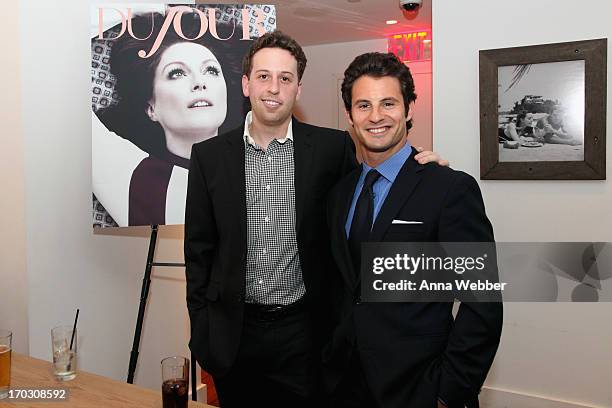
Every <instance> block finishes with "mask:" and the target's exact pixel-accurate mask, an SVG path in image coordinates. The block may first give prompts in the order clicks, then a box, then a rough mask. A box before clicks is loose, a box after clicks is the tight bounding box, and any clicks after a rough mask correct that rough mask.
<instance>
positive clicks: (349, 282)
mask: <svg viewBox="0 0 612 408" xmlns="http://www.w3.org/2000/svg"><path fill="white" fill-rule="evenodd" d="M414 154H416V151H414V149H413V152H412V154H411V156H410V158H408V159H407V160H406V163H405V164H404V166H403V167H402V169H401V170H400V172H399V174H398V176H397V178H396V179H395V182H394V184H393V186H392V187H391V190H390V191H389V194H388V196H387V198H386V200H385V202H384V203H383V206H382V207H381V210H380V213H379V214H378V217H377V218H376V220H375V223H374V225H373V228H372V236H371V241H376V242H382V241H389V242H462V241H465V242H491V241H493V239H494V238H493V229H492V227H491V223H490V222H489V220H488V219H487V216H486V214H485V208H484V203H483V200H482V196H481V193H480V189H479V188H478V184H477V183H476V181H475V180H474V179H473V178H472V177H471V176H469V175H467V174H465V173H462V172H459V171H454V170H452V169H450V168H448V167H440V166H438V165H436V164H427V165H420V164H418V163H417V162H416V161H414V160H413V157H414ZM360 172H361V169H360V168H359V169H357V170H355V171H353V172H352V173H350V174H349V175H347V177H346V178H344V179H343V180H342V181H341V182H340V183H339V184H338V185H337V186H336V187H335V188H334V189H333V191H332V192H331V194H330V200H329V203H328V217H329V224H330V228H331V242H332V251H333V254H334V258H335V260H336V263H337V265H338V267H339V270H340V273H341V277H342V281H343V285H342V289H341V290H340V291H338V292H337V293H336V295H335V299H336V304H335V307H334V310H335V316H336V321H337V322H338V327H337V329H336V330H335V332H334V335H333V339H332V342H331V344H329V345H328V347H326V349H325V351H324V368H325V369H326V382H327V385H328V387H329V388H331V389H333V388H334V387H335V386H336V385H337V384H338V382H339V381H340V380H341V378H342V377H343V376H344V375H345V374H346V372H345V371H346V367H347V365H348V362H349V361H350V358H351V357H352V353H354V352H355V350H359V356H360V361H361V364H362V366H363V369H364V372H365V375H366V378H367V379H368V382H369V385H370V387H371V391H372V393H373V394H374V396H375V398H376V399H377V401H378V403H379V405H380V406H381V407H384V408H392V407H402V408H409V407H415V408H424V407H435V406H436V405H435V404H436V401H437V399H438V397H440V398H441V399H442V400H444V401H445V402H446V403H447V404H448V406H449V407H464V406H465V405H467V406H471V403H470V401H474V400H475V401H477V394H478V392H479V390H480V387H481V386H482V384H483V382H484V380H485V377H486V375H487V372H488V370H489V368H490V366H491V363H492V362H493V357H494V356H495V353H496V351H497V346H498V343H499V339H500V335H501V326H502V306H501V303H462V304H461V306H460V307H459V311H458V314H457V316H456V319H455V320H453V316H452V306H453V304H452V303H368V304H366V303H360V302H359V299H358V293H357V292H358V283H359V279H358V275H357V274H356V272H355V271H354V267H353V264H352V262H351V255H350V252H349V247H348V243H347V239H346V233H345V227H344V226H345V222H346V219H347V214H348V211H349V207H350V204H351V199H352V197H353V192H354V190H355V186H356V184H357V180H358V178H359V174H360ZM393 219H402V220H411V221H422V222H423V224H392V221H393Z"/></svg>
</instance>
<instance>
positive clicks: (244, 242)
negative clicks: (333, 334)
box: [185, 31, 437, 408]
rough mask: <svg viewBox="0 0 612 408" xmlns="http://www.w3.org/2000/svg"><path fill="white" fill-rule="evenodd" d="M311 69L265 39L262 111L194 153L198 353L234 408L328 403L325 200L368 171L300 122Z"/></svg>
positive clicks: (247, 90)
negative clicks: (323, 377) (324, 378)
mask: <svg viewBox="0 0 612 408" xmlns="http://www.w3.org/2000/svg"><path fill="white" fill-rule="evenodd" d="M305 67H306V57H305V55H304V53H303V51H302V49H301V47H300V46H299V44H297V42H295V40H293V39H292V38H290V37H288V36H286V35H284V34H282V33H281V32H278V31H276V32H273V33H268V34H266V35H264V36H262V37H260V38H259V39H258V40H256V41H254V43H253V45H252V47H251V49H250V51H249V53H248V54H247V56H246V57H245V59H244V63H243V73H244V75H243V79H242V87H243V92H244V95H245V96H247V97H248V98H249V100H250V102H251V107H252V111H251V112H249V114H247V116H246V118H245V123H244V126H243V127H241V128H239V129H236V130H234V131H232V132H229V133H227V134H225V135H221V136H219V137H216V138H212V139H209V140H207V141H204V142H202V143H198V144H195V145H194V146H193V150H192V153H191V166H190V171H189V184H188V191H187V203H186V212H185V262H186V266H187V269H186V275H187V307H188V310H189V316H190V320H191V340H190V343H189V346H190V348H191V350H192V351H193V353H194V355H195V357H196V359H197V360H198V362H199V363H200V365H201V366H202V367H203V368H204V369H205V370H207V371H208V372H209V373H211V374H212V375H213V378H214V380H215V384H216V387H217V392H218V395H219V399H220V402H221V405H222V407H223V408H231V407H243V406H269V407H281V406H282V407H305V406H315V405H313V404H320V401H318V402H317V399H316V398H321V397H322V396H321V395H320V393H319V375H318V371H319V361H320V350H321V346H322V345H323V344H324V343H325V342H326V340H327V339H328V336H329V334H330V329H331V327H330V325H331V322H330V320H329V318H328V317H329V310H330V307H329V296H328V292H327V290H328V288H329V287H330V285H332V284H333V282H331V280H332V279H335V278H332V277H335V276H337V275H336V274H332V273H330V271H331V270H332V268H334V264H333V260H332V258H331V254H330V244H329V238H328V232H327V228H326V217H325V200H326V197H327V193H328V191H329V190H330V189H331V187H332V186H333V185H334V184H335V183H336V182H337V181H338V180H339V179H340V178H342V177H343V176H344V175H345V174H347V173H348V172H350V171H351V170H352V169H354V168H355V167H356V165H357V163H356V160H355V154H354V146H353V143H352V141H351V139H350V137H349V136H348V134H347V133H346V132H342V131H338V130H333V129H326V128H321V127H316V126H312V125H308V124H305V123H301V122H299V121H297V120H296V119H295V118H293V117H292V116H291V113H292V109H293V106H294V104H295V101H296V100H297V99H299V96H300V93H301V78H302V74H303V73H304V69H305ZM204 88H205V87H204ZM418 159H420V160H422V161H433V160H437V156H435V155H427V153H423V155H422V156H420V157H419V158H418Z"/></svg>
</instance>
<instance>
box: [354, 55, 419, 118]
mask: <svg viewBox="0 0 612 408" xmlns="http://www.w3.org/2000/svg"><path fill="white" fill-rule="evenodd" d="M364 75H366V76H370V77H373V78H382V77H386V76H390V77H393V78H397V80H398V81H399V83H400V88H401V91H402V97H403V99H404V109H405V110H406V115H407V114H408V111H409V109H410V103H412V102H414V101H415V100H416V98H417V96H416V93H414V80H413V79H412V74H411V73H410V69H408V67H407V66H406V65H405V64H404V63H402V62H401V61H400V60H399V58H397V57H396V56H395V55H393V54H391V53H382V52H368V53H366V54H361V55H359V56H358V57H357V58H355V59H354V60H353V62H351V64H350V65H349V66H348V68H347V69H346V71H344V80H343V81H342V100H343V101H344V108H345V109H346V111H347V112H349V114H350V112H351V105H352V96H353V95H352V92H353V85H354V84H355V81H356V80H357V79H359V78H360V77H362V76H364ZM406 127H407V129H410V128H411V127H412V120H409V121H408V122H406Z"/></svg>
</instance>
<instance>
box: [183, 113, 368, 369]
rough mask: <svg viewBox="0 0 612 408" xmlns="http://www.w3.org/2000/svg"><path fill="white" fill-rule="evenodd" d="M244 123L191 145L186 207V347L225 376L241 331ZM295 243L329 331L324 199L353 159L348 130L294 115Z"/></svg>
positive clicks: (310, 294)
mask: <svg viewBox="0 0 612 408" xmlns="http://www.w3.org/2000/svg"><path fill="white" fill-rule="evenodd" d="M243 134H244V127H241V128H239V129H236V130H234V131H231V132H229V133H227V134H224V135H220V136H218V137H215V138H212V139H209V140H206V141H204V142H201V143H198V144H195V145H194V146H193V149H192V152H191V165H190V170H189V181H188V189H187V202H186V209H185V264H186V276H187V308H188V310H189V317H190V320H191V340H190V342H189V347H190V348H191V350H192V352H193V353H194V355H195V357H196V359H197V360H198V362H199V363H200V365H201V366H202V367H204V368H205V369H206V370H207V371H208V372H210V373H211V374H213V375H223V374H224V373H226V372H227V371H228V370H229V369H230V368H231V367H232V364H233V363H234V360H235V358H236V354H237V351H238V346H239V344H240V338H241V333H242V323H243V312H244V290H245V289H244V287H245V276H246V252H247V210H246V187H245V157H244V151H245V145H244V143H245V142H244V138H243ZM293 144H294V164H295V195H296V200H295V206H296V231H297V243H298V251H299V256H300V264H301V267H302V275H303V278H304V284H305V286H306V300H307V301H308V303H309V305H311V308H312V312H313V314H314V317H315V318H316V319H317V325H316V327H317V329H318V330H317V331H318V333H317V334H318V336H317V339H318V340H319V341H320V342H321V343H322V342H323V341H324V340H323V339H325V338H326V337H327V338H328V336H329V332H330V331H331V325H330V324H331V323H328V322H330V319H329V306H328V304H327V303H326V302H328V299H329V296H328V295H327V293H326V291H327V288H328V286H327V285H325V279H326V274H328V273H329V271H330V268H333V267H334V266H333V261H332V259H331V254H330V243H329V237H328V234H327V231H328V228H327V223H326V217H325V199H326V197H327V195H328V193H329V190H330V189H331V188H332V186H333V185H334V184H335V183H336V182H337V181H338V180H340V179H341V178H342V177H343V176H344V175H346V174H347V173H348V172H350V171H351V170H352V169H354V168H355V167H356V166H357V164H356V161H355V153H354V146H353V143H352V141H351V139H350V137H349V136H348V134H347V133H346V132H341V131H338V130H332V129H326V128H320V127H316V126H311V125H308V124H304V123H300V122H298V121H297V120H295V119H293Z"/></svg>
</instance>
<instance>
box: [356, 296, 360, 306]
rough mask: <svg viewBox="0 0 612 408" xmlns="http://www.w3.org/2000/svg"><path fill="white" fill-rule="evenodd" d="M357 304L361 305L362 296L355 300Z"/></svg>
mask: <svg viewBox="0 0 612 408" xmlns="http://www.w3.org/2000/svg"><path fill="white" fill-rule="evenodd" d="M355 304H356V305H360V304H361V296H357V299H355Z"/></svg>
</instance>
